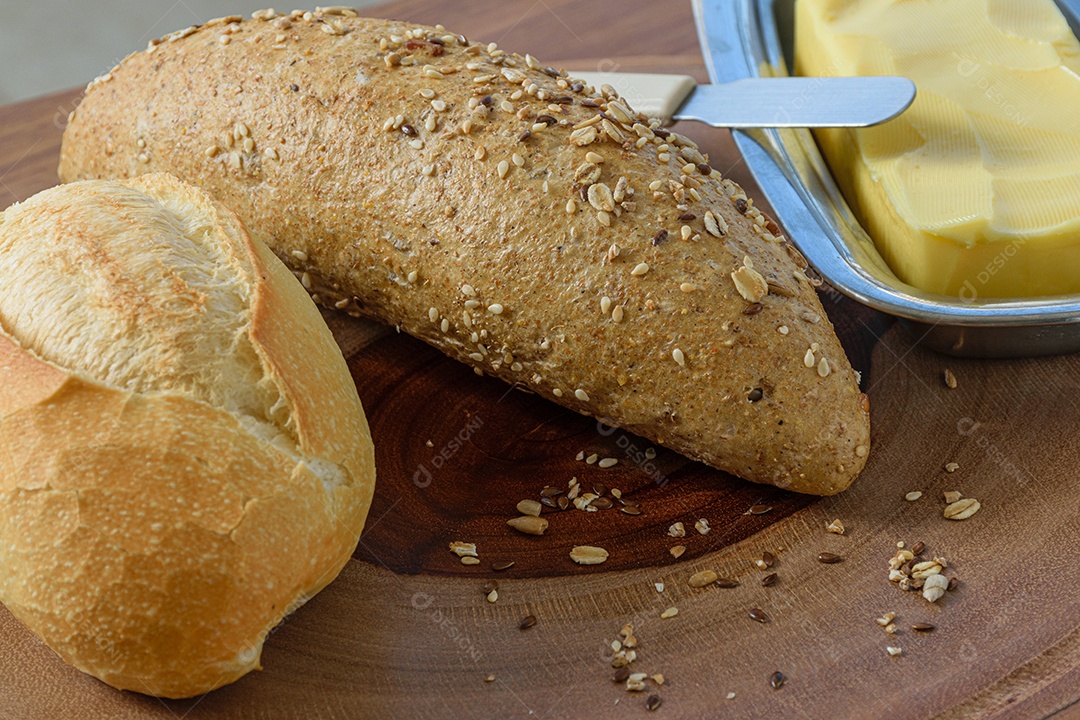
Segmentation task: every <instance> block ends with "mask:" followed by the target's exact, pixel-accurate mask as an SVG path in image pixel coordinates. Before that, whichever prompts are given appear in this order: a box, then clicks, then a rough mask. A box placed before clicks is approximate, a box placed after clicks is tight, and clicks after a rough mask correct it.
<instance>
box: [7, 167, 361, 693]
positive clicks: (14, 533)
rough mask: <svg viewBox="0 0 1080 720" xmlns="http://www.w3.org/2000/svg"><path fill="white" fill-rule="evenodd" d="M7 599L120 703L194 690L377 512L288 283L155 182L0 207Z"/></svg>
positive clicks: (310, 591) (223, 213)
mask: <svg viewBox="0 0 1080 720" xmlns="http://www.w3.org/2000/svg"><path fill="white" fill-rule="evenodd" d="M0 285H2V287H3V288H4V292H2V293H0V600H2V601H3V603H4V604H5V605H6V606H7V608H8V609H9V610H10V611H11V612H12V614H13V615H15V617H17V618H18V619H19V620H20V621H22V622H23V623H24V624H25V625H26V626H27V627H29V628H30V629H31V630H33V631H34V632H35V633H36V634H37V635H38V637H40V638H41V639H42V640H44V641H45V642H46V643H47V644H48V645H49V647H51V648H52V649H53V650H55V651H56V653H57V654H59V655H60V657H61V658H63V659H64V660H65V661H67V662H69V663H71V664H72V665H74V666H75V667H77V668H79V669H80V670H82V671H84V672H87V673H90V674H91V675H93V676H94V677H97V678H99V679H100V680H103V681H104V682H106V683H108V684H109V685H112V686H114V687H117V688H121V689H126V690H134V691H138V692H141V693H147V694H151V695H161V696H166V697H187V696H191V695H198V694H201V693H204V692H207V691H209V690H212V689H214V688H216V687H219V686H221V685H225V684H227V683H230V682H232V681H234V680H236V679H237V678H239V677H241V676H242V675H244V674H246V673H247V672H249V671H251V670H253V669H255V668H257V667H258V666H259V656H260V653H261V651H262V645H263V640H264V638H265V637H266V634H267V632H268V631H269V630H270V629H271V628H273V627H274V626H275V625H276V624H277V623H278V622H279V621H280V620H281V618H282V617H284V616H285V615H286V614H288V613H290V612H292V611H293V610H295V609H296V608H297V607H299V606H300V605H302V604H303V603H304V602H305V601H307V599H308V598H310V597H311V596H312V595H314V594H315V593H317V592H318V591H319V590H320V589H322V588H323V587H324V586H325V585H326V584H327V583H329V582H330V581H331V580H333V579H334V577H336V576H337V573H338V572H339V571H340V569H341V567H342V566H343V565H344V564H345V562H346V561H347V560H348V559H349V557H350V555H351V554H352V551H353V549H354V548H355V546H356V542H357V539H358V537H359V534H360V530H361V528H362V527H363V523H364V518H365V516H366V514H367V510H368V506H369V504H370V502H371V495H372V490H373V486H374V481H375V468H374V456H373V452H372V446H371V439H370V435H369V433H368V427H367V421H366V420H365V418H364V414H363V410H362V409H361V407H360V402H359V400H358V398H357V397H356V390H355V385H354V384H353V383H352V379H351V377H350V376H349V372H348V369H347V368H346V366H345V362H344V360H343V359H342V357H341V354H340V352H339V350H338V348H337V346H336V345H335V343H334V340H333V338H332V337H331V336H330V333H329V331H328V330H327V329H326V325H325V324H324V323H323V322H322V319H321V318H320V317H319V313H318V311H317V309H316V308H315V306H314V305H313V304H312V302H311V300H310V299H309V298H308V297H307V295H306V294H305V293H304V291H303V288H301V287H300V284H299V283H297V282H296V281H295V280H294V279H293V278H292V277H290V275H289V272H288V270H287V269H286V268H285V267H284V266H282V264H281V263H280V262H278V260H277V258H275V257H274V256H273V254H272V253H270V251H269V250H267V249H266V248H265V247H264V246H263V245H262V244H260V243H258V242H253V241H252V240H251V238H250V237H249V236H248V234H247V232H246V231H245V230H244V227H243V225H241V223H240V222H239V221H238V220H237V218H236V216H235V215H233V214H232V213H231V212H229V211H228V210H225V209H224V208H223V207H221V206H220V205H218V204H217V203H215V202H213V201H211V200H210V199H209V198H208V197H207V196H206V195H205V194H204V193H202V192H200V191H198V190H196V189H195V188H192V187H190V186H187V185H184V184H183V183H181V182H179V181H177V180H176V179H175V178H172V177H170V176H167V175H149V176H146V177H143V178H139V179H137V180H132V181H129V182H125V183H119V182H86V183H76V184H71V185H63V186H59V187H57V188H53V189H51V190H46V191H45V192H42V193H40V194H38V195H36V196H34V197H33V198H31V199H29V200H27V201H26V202H24V203H22V204H19V205H15V206H12V207H10V208H8V209H7V210H6V211H4V212H3V213H2V214H0Z"/></svg>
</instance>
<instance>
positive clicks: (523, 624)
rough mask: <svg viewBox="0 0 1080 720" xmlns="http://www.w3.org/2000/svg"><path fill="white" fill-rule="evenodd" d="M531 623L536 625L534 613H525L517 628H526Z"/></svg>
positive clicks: (530, 625)
mask: <svg viewBox="0 0 1080 720" xmlns="http://www.w3.org/2000/svg"><path fill="white" fill-rule="evenodd" d="M533 625H536V616H535V615H526V616H525V617H523V618H521V622H519V623H518V629H519V630H528V629H529V628H531V627H532V626H533Z"/></svg>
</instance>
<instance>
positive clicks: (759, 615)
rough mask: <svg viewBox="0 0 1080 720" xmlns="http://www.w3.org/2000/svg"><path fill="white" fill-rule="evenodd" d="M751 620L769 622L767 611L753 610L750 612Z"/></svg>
mask: <svg viewBox="0 0 1080 720" xmlns="http://www.w3.org/2000/svg"><path fill="white" fill-rule="evenodd" d="M750 619H751V620H756V621H757V622H759V623H767V622H769V616H768V615H766V614H765V611H764V610H762V609H761V608H752V609H751V610H750Z"/></svg>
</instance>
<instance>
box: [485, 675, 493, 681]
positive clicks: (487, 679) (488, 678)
mask: <svg viewBox="0 0 1080 720" xmlns="http://www.w3.org/2000/svg"><path fill="white" fill-rule="evenodd" d="M484 682H495V676H494V675H488V676H487V677H486V678H484Z"/></svg>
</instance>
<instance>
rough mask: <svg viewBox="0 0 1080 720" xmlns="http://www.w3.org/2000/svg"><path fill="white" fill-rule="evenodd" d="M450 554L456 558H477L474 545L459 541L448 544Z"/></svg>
mask: <svg viewBox="0 0 1080 720" xmlns="http://www.w3.org/2000/svg"><path fill="white" fill-rule="evenodd" d="M450 552H452V553H454V554H455V555H457V556H458V557H465V556H467V555H468V556H472V557H477V554H476V543H467V542H461V541H460V540H454V541H453V542H451V543H450Z"/></svg>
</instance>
